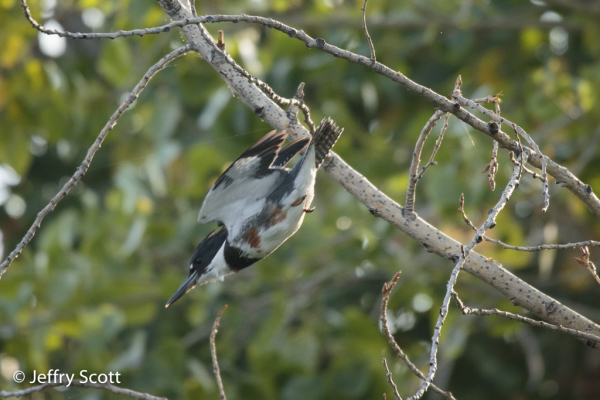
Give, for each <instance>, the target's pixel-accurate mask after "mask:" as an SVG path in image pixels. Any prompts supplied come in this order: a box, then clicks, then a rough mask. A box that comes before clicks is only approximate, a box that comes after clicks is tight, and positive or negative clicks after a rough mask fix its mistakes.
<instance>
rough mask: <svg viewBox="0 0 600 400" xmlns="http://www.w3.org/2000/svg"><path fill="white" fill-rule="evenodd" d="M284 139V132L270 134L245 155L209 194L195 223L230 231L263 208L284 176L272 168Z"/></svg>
mask: <svg viewBox="0 0 600 400" xmlns="http://www.w3.org/2000/svg"><path fill="white" fill-rule="evenodd" d="M286 138H287V133H286V132H285V131H272V132H269V133H268V134H266V135H265V136H264V137H263V138H262V139H260V140H259V141H258V142H256V143H254V144H253V145H252V146H250V147H249V148H248V149H247V150H246V151H244V152H243V153H242V155H241V156H240V157H239V158H238V159H237V160H235V161H234V162H233V164H231V165H230V166H229V168H227V170H226V171H225V172H224V173H223V174H222V175H221V176H220V177H219V179H217V181H216V182H215V184H214V185H213V186H212V187H211V188H210V190H209V191H208V194H207V195H206V197H205V198H204V202H203V204H202V207H201V208H200V213H199V215H198V221H199V222H201V223H203V224H205V223H208V222H213V221H220V222H222V223H223V224H224V225H225V226H226V227H227V229H229V230H231V229H232V224H234V223H235V221H239V219H240V218H242V219H243V220H245V219H246V217H245V215H248V213H250V214H249V215H252V213H254V212H256V211H255V210H254V209H255V208H257V207H262V202H264V198H265V197H266V196H268V194H269V193H270V192H271V191H272V189H273V188H274V187H276V186H277V185H278V184H279V182H281V180H282V179H283V178H284V177H285V175H287V171H285V170H284V169H281V168H272V167H271V165H272V164H273V162H274V161H275V159H276V158H277V155H278V153H279V149H280V148H281V145H282V144H283V142H284V141H285V139H286ZM288 147H289V146H288Z"/></svg>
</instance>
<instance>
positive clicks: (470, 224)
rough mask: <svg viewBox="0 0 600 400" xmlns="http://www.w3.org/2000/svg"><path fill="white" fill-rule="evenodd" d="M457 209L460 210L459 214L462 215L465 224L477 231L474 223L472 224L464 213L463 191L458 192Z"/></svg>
mask: <svg viewBox="0 0 600 400" xmlns="http://www.w3.org/2000/svg"><path fill="white" fill-rule="evenodd" d="M458 211H460V214H461V215H462V217H463V219H464V220H465V222H466V223H467V225H469V226H470V227H471V228H473V230H474V231H475V232H477V228H475V225H473V223H472V222H471V220H470V219H469V218H468V217H467V214H466V213H465V194H464V193H461V194H460V200H459V201H458Z"/></svg>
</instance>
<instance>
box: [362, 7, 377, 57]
mask: <svg viewBox="0 0 600 400" xmlns="http://www.w3.org/2000/svg"><path fill="white" fill-rule="evenodd" d="M361 10H362V17H363V18H362V29H363V31H365V36H366V37H367V41H368V42H369V47H370V48H371V60H373V62H375V61H377V59H376V58H375V47H373V41H372V40H371V35H369V31H368V30H367V17H366V13H367V0H365V2H364V3H363V6H362V8H361Z"/></svg>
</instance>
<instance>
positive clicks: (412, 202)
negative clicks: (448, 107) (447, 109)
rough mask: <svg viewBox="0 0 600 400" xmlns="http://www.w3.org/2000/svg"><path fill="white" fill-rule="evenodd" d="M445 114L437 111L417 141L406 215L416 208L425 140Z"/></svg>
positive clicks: (407, 192) (409, 179)
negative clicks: (420, 164)
mask: <svg viewBox="0 0 600 400" xmlns="http://www.w3.org/2000/svg"><path fill="white" fill-rule="evenodd" d="M443 114H444V112H443V111H441V110H436V111H435V112H434V113H433V115H432V116H431V118H429V120H428V121H427V123H426V124H425V126H424V127H423V130H422V131H421V134H420V135H419V138H418V139H417V143H416V144H415V150H414V151H413V157H412V162H411V164H410V177H409V178H408V187H407V188H406V202H405V204H404V212H405V213H406V215H409V214H412V213H413V211H414V208H415V195H416V189H417V182H419V177H420V176H421V175H420V174H419V173H418V172H419V163H420V162H421V153H422V152H423V145H424V144H425V140H426V139H427V136H429V133H430V132H431V130H432V129H433V127H434V126H435V124H436V123H437V121H438V120H439V119H440V118H441V117H442V115H443Z"/></svg>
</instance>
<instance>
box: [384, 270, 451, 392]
mask: <svg viewBox="0 0 600 400" xmlns="http://www.w3.org/2000/svg"><path fill="white" fill-rule="evenodd" d="M398 278H400V271H398V272H396V274H395V275H394V277H393V278H392V280H391V281H390V282H386V283H384V284H383V289H381V293H382V295H383V297H382V299H381V315H380V316H379V320H380V321H381V331H382V332H383V334H384V335H385V336H386V337H387V339H388V342H389V343H390V347H391V348H392V350H394V352H395V353H396V355H397V356H398V357H399V358H401V359H402V361H404V363H405V364H406V365H407V366H408V368H409V369H410V370H411V371H412V373H413V374H415V375H416V376H417V377H419V378H420V379H422V380H425V375H423V373H422V372H421V371H420V370H419V369H418V368H417V367H416V366H415V364H413V363H412V362H411V361H410V360H409V359H408V356H407V355H406V354H404V352H403V351H402V349H401V348H400V346H399V345H398V343H397V342H396V339H394V335H392V333H391V332H390V329H389V327H388V321H387V305H388V302H389V300H390V294H391V293H392V289H394V286H396V283H398ZM431 387H432V389H433V390H435V391H436V392H437V393H439V394H441V395H442V396H444V397H447V398H448V399H451V400H456V399H455V398H454V396H452V393H450V392H445V391H443V390H442V389H440V388H439V387H437V386H436V385H434V384H433V383H432V384H431Z"/></svg>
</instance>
